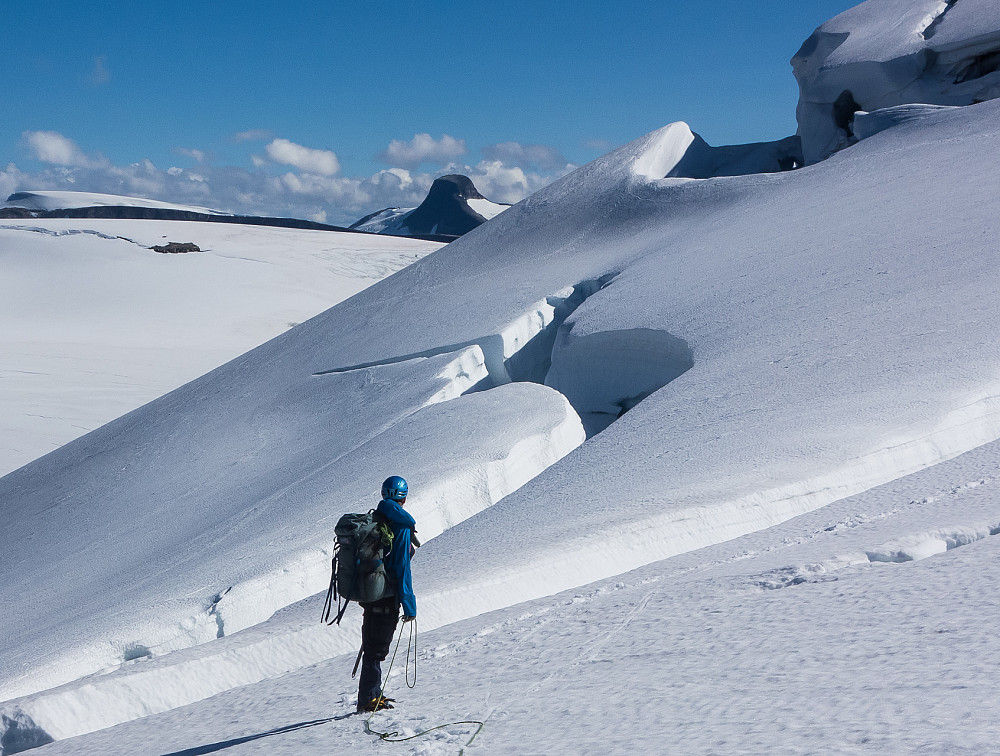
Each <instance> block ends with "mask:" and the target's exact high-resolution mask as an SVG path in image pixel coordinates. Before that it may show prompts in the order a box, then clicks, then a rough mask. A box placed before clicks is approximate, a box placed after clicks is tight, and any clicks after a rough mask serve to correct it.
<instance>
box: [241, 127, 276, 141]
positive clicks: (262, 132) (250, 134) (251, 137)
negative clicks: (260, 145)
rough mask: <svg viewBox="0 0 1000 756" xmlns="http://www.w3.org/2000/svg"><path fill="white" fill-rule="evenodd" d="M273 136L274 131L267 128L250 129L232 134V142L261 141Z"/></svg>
mask: <svg viewBox="0 0 1000 756" xmlns="http://www.w3.org/2000/svg"><path fill="white" fill-rule="evenodd" d="M273 136H274V132H271V131H268V130H267V129H250V130H249V131H240V132H238V133H236V134H233V141H234V142H263V141H265V140H267V139H270V138H271V137H273Z"/></svg>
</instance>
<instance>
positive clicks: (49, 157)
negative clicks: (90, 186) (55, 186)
mask: <svg viewBox="0 0 1000 756" xmlns="http://www.w3.org/2000/svg"><path fill="white" fill-rule="evenodd" d="M21 136H22V137H24V140H25V142H27V144H28V148H29V149H30V150H31V153H32V155H34V156H35V157H36V158H38V159H39V160H41V161H42V162H43V163H51V164H53V165H66V166H75V167H81V168H85V167H96V166H99V165H103V164H105V163H106V161H104V160H102V159H99V158H90V157H88V156H87V155H85V154H84V153H83V150H81V149H80V148H79V147H78V146H77V144H76V142H74V141H73V140H72V139H67V138H66V137H64V136H63V135H62V134H60V133H59V132H57V131H25V132H24V133H23V134H22V135H21Z"/></svg>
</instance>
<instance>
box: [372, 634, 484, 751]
mask: <svg viewBox="0 0 1000 756" xmlns="http://www.w3.org/2000/svg"><path fill="white" fill-rule="evenodd" d="M406 625H409V626H410V639H409V641H407V644H406V667H405V669H404V670H403V677H404V680H405V681H406V687H407V688H411V689H412V688H415V687H416V685H417V620H416V619H415V618H414V619H412V620H410V621H409V622H404V623H403V625H402V627H400V628H399V635H398V636H397V637H396V647H395V648H394V649H393V650H392V658H391V659H390V660H389V668H388V669H387V670H386V672H385V679H384V680H383V681H382V689H381V690H380V691H379V694H378V700H380V701H382V700H385V686H386V685H387V684H388V682H389V673H390V672H392V664H393V662H395V661H396V652H397V651H398V650H399V644H400V641H402V640H403V627H405V626H406ZM411 648H412V649H413V683H412V684H411V683H410V649H411ZM376 713H377V712H375V711H373V712H372V713H371V715H370V716H369V717H368V719H366V720H365V732H367V733H368V734H369V735H376V736H378V739H379V740H383V741H385V742H386V743H403V742H405V741H407V740H414V739H415V738H420V737H423V736H424V735H426V734H428V733H430V732H434V731H435V730H443V729H444V728H445V727H453V726H454V725H464V724H467V725H478V727H477V728H476V731H475V732H474V733H472V737H471V738H469V742H467V743H466V744H465V747H464V748H463V749H462V750H463V751H464V750H465V748H468V747H469V746H470V745H472V741H473V740H475V739H476V736H477V735H478V734H479V733H480V732H482V731H483V728H484V727H485V726H486V723H485V722H480V721H479V720H478V719H463V720H461V721H459V722H448V723H447V724H442V725H437V726H436V727H429V728H428V729H426V730H423V731H421V732H418V733H417V734H416V735H408V736H406V737H400V734H399V732H398V731H395V732H380V731H379V730H375V729H373V728H372V726H371V721H372V718H373V717H374V716H375V714H376ZM460 753H461V752H460Z"/></svg>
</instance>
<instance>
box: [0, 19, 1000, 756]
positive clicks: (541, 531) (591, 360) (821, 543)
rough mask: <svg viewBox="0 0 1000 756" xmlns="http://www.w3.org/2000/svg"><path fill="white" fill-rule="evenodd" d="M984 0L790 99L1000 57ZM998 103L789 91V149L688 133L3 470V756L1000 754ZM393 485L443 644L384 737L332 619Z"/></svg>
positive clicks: (824, 57)
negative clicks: (327, 614) (356, 544)
mask: <svg viewBox="0 0 1000 756" xmlns="http://www.w3.org/2000/svg"><path fill="white" fill-rule="evenodd" d="M963 3H968V5H969V6H970V7H971V8H975V7H978V6H984V4H983V3H978V0H957V2H952V3H930V2H909V3H905V4H904V3H901V2H898V1H897V0H869V2H867V3H864V4H863V5H861V6H859V7H858V8H857V9H855V10H853V11H849V12H848V13H846V14H842V16H838V17H837V18H836V19H834V20H833V21H831V22H829V23H828V24H826V25H824V26H823V27H820V29H819V30H817V33H816V34H815V35H814V37H813V38H811V39H813V40H814V41H815V45H814V46H813V48H812V49H810V44H811V43H810V42H807V43H806V45H805V46H804V48H803V50H800V52H799V53H798V54H797V56H796V58H795V66H796V73H797V75H799V76H800V83H801V82H802V81H803V80H804V79H803V78H802V71H804V70H808V71H812V74H815V75H816V77H817V78H815V81H819V80H820V79H822V78H823V77H824V76H829V77H833V78H831V79H830V81H831V82H832V83H831V84H830V88H829V90H828V91H833V90H835V89H837V87H839V86H841V85H842V84H843V83H844V81H845V80H846V79H842V80H839V81H836V80H835V79H836V77H838V76H844V77H857V80H858V82H867V81H868V80H869V79H872V78H877V77H878V76H880V75H885V76H889V75H895V72H896V71H897V65H898V63H897V62H898V60H899V59H900V57H901V56H904V55H905V54H909V53H906V50H909V49H910V47H907V45H910V44H911V43H912V44H913V45H916V46H917V47H920V46H921V45H922V42H920V40H924V41H927V40H928V38H929V39H930V40H931V41H932V42H933V44H934V45H937V44H939V43H940V41H941V40H945V39H948V40H952V42H953V44H954V45H955V47H954V48H953V49H955V50H967V49H969V48H970V46H971V45H972V41H973V40H974V39H980V38H983V39H986V38H992V37H990V35H991V34H993V32H991V31H990V29H993V30H996V29H998V28H1000V23H996V24H993V23H992V22H990V23H987V21H988V20H989V19H993V18H994V17H993V16H990V15H988V14H986V15H983V14H980V15H976V14H973V15H972V16H968V15H961V14H960V11H961V10H962V8H963ZM924 6H927V7H926V8H924ZM914 8H916V9H917V10H919V11H920V12H916V11H914ZM901 11H905V12H901ZM984 19H986V20H984ZM994 20H996V19H994ZM931 29H934V30H935V31H934V33H933V34H929V30H931ZM824 30H825V31H824ZM946 34H947V35H949V36H945V35H946ZM824 35H826V36H824ZM830 35H835V36H836V35H839V36H836V39H834V42H839V48H838V49H841V48H842V49H843V54H844V55H847V53H848V52H851V51H853V52H851V55H852V56H853V57H852V58H851V60H853V61H861V62H863V63H864V65H861V63H858V65H847V64H846V63H845V64H844V65H843V66H839V67H838V66H835V65H834V64H833V63H834V62H835V61H833V59H831V58H830V56H831V55H832V51H831V49H830V45H831V44H833V42H830V39H832V38H833V37H830ZM845 35H846V36H845ZM855 38H856V39H855ZM852 39H853V40H854V43H856V44H855V45H854V46H853V47H852V46H850V44H849V43H852ZM845 40H846V41H845ZM887 40H901V41H900V42H899V49H893V47H892V45H890V44H889V42H888V41H887ZM852 44H853V43H852ZM949 49H952V48H949ZM976 49H977V50H978V49H979V48H976ZM901 51H902V52H901ZM941 54H942V55H943V54H944V53H943V52H942V53H941ZM965 54H966V53H965V52H962V55H965ZM976 55H977V56H981V55H987V53H985V52H982V51H980V52H978V53H976ZM813 56H818V57H813ZM987 58H988V55H987ZM984 60H986V58H984ZM824 61H825V62H824ZM831 61H833V62H831ZM981 65H982V66H986V65H987V64H985V63H983V64H981ZM813 69H815V70H813ZM812 74H810V76H812ZM990 75H991V74H984V76H983V77H980V78H986V77H988V76H990ZM810 81H813V79H810ZM967 81H969V80H965V81H961V82H956V83H954V84H953V86H954V87H957V88H961V87H963V86H964V84H965V83H967ZM810 86H812V85H811V84H810ZM824 86H825V85H824ZM852 86H853V87H855V88H856V89H857V91H859V92H860V91H862V85H861V84H860V83H858V84H853V85H852ZM845 88H846V87H845ZM808 91H814V92H818V91H819V90H816V89H814V90H808ZM808 91H807V88H806V86H805V85H804V86H803V98H804V99H808ZM852 91H854V90H853V89H852ZM920 91H923V90H920ZM962 91H964V90H962ZM984 91H985V90H977V92H979V94H977V95H976V97H975V98H974V99H980V97H981V95H982V93H983V92H984ZM987 94H988V93H987ZM823 96H825V95H821V94H817V95H816V96H815V98H814V99H813V100H809V102H812V103H813V104H815V103H819V102H822V101H823V100H822V98H823ZM956 97H957V95H956ZM990 97H992V95H990ZM986 100H987V101H985V102H977V103H972V102H970V103H965V102H961V101H950V102H943V101H920V100H918V99H911V100H908V101H903V102H900V101H894V100H890V101H880V100H878V98H875V99H873V100H872V101H871V102H869V101H866V100H865V98H864V97H862V98H861V99H857V100H856V102H855V104H856V105H860V106H862V107H854V106H853V105H850V106H848V105H845V104H844V103H841V110H836V109H835V108H834V103H833V102H832V101H831V102H828V103H827V104H828V105H829V106H830V107H829V108H827V109H826V111H825V113H826V116H827V117H828V119H830V118H832V117H833V116H832V115H831V114H834V115H837V118H841V115H838V114H840V113H841V112H842V111H843V110H844V108H847V109H848V110H850V113H849V114H848V115H849V118H847V119H846V121H845V123H846V124H847V125H848V126H850V129H849V130H848V129H845V130H843V134H834V133H833V132H829V130H828V128H827V124H826V123H825V122H823V123H820V122H818V121H817V122H816V123H814V124H813V125H810V123H811V121H810V120H809V118H810V117H811V116H808V117H803V116H802V113H803V112H804V111H803V108H806V110H809V109H813V110H814V111H815V113H821V112H823V108H819V107H818V105H817V107H816V108H812V105H809V106H808V107H806V106H804V105H803V104H802V101H800V133H799V135H798V136H799V137H800V139H801V145H802V148H803V153H802V155H803V156H804V158H805V159H804V162H805V163H806V165H805V167H799V168H798V169H797V170H789V169H790V168H793V167H796V166H797V165H801V162H800V160H799V157H800V156H799V155H798V154H797V144H796V141H795V140H782V141H781V142H776V143H773V144H771V145H764V144H756V145H739V146H733V147H716V148H712V147H709V146H708V145H707V144H705V143H704V142H703V140H701V139H700V138H699V137H697V135H696V134H694V132H692V131H691V129H690V128H689V127H688V126H687V125H686V124H683V123H674V124H670V125H668V126H665V127H663V128H662V129H659V130H657V131H655V132H653V133H651V134H649V135H647V136H645V137H642V138H640V139H637V140H635V141H634V142H632V143H631V144H628V145H625V146H624V147H621V148H619V149H618V150H615V151H614V152H612V153H610V154H608V155H606V156H604V157H602V158H600V159H598V160H596V161H594V162H593V163H590V164H589V165H586V166H584V167H582V168H580V169H578V170H576V171H574V172H573V173H571V174H569V175H567V176H565V177H564V178H562V179H560V180H559V181H557V182H555V183H554V184H551V185H550V186H548V187H546V188H544V189H542V190H541V191H539V192H537V193H536V194H534V195H532V196H531V197H529V198H527V199H526V200H524V201H522V202H521V203H519V204H517V205H515V206H513V207H511V208H510V209H508V210H506V211H504V212H503V213H501V214H499V215H498V216H496V217H494V218H493V219H491V220H489V221H488V222H486V223H483V224H482V225H480V226H479V227H478V228H475V229H474V230H472V231H470V232H469V233H467V234H466V235H464V236H463V237H462V238H461V239H459V240H457V241H455V242H453V243H452V244H449V245H447V246H445V247H442V248H440V249H438V250H437V251H435V252H433V253H432V254H429V255H427V256H425V257H422V258H421V259H419V260H417V261H415V262H414V263H413V264H411V265H409V266H407V267H405V268H403V269H401V270H399V271H398V272H396V273H394V274H393V275H391V276H389V277H387V278H385V279H383V280H381V281H379V282H378V283H375V284H374V285H372V286H370V287H368V288H365V289H364V290H362V291H359V292H358V293H357V294H355V295H354V296H352V297H350V298H349V299H346V300H345V301H342V302H341V303H340V304H338V305H336V306H334V307H332V308H331V309H328V310H326V311H325V312H322V313H321V314H319V315H317V316H316V317H313V318H311V319H310V320H308V321H306V322H304V323H302V324H300V325H298V326H296V327H294V328H291V329H289V330H287V331H285V332H284V333H282V334H281V335H279V336H277V337H276V338H274V339H272V340H271V341H268V342H267V343H264V344H262V345H261V346H259V347H257V348H255V349H253V350H251V351H249V352H247V353H245V354H242V355H241V356H239V357H237V358H236V359H234V360H233V361H231V362H229V363H227V364H225V365H223V366H221V367H219V368H217V369H215V370H213V371H212V372H210V373H208V374H206V375H204V376H202V377H200V378H197V379H196V380H193V381H191V382H190V383H187V384H185V385H184V386H181V387H180V388H178V389H176V390H174V391H172V392H171V393H169V394H167V395H165V396H163V397H161V398H159V399H157V400H155V401H152V402H150V403H149V404H146V405H144V406H142V407H140V408H138V409H136V410H135V411H133V412H131V413H129V414H127V415H125V416H124V417H121V418H119V419H117V420H114V421H112V422H110V423H107V424H106V425H103V426H101V427H100V428H97V429H96V430H94V431H92V432H90V433H88V434H87V435H85V436H83V437H81V438H79V439H77V440H75V441H73V442H71V443H69V444H66V445H65V446H63V447H61V448H60V449H57V450H56V451H54V452H52V453H50V454H48V455H46V456H44V457H42V458H41V459H38V460H36V461H34V462H32V463H31V464H28V465H26V466H24V467H22V468H20V469H18V470H16V471H14V472H12V473H10V474H9V475H7V476H5V477H3V478H0V502H2V506H3V513H4V525H5V527H4V528H3V530H2V532H0V574H2V575H3V577H4V579H3V582H2V584H0V599H2V601H3V605H4V607H5V611H4V612H3V613H2V614H0V638H3V639H4V640H3V654H2V655H0V699H3V702H2V703H0V728H2V735H0V745H2V748H3V753H4V754H8V753H16V752H19V751H22V750H26V749H29V748H34V747H40V748H42V750H41V751H40V753H74V754H80V753H94V754H103V753H117V752H127V753H149V754H164V753H170V754H172V756H182V755H186V756H193V755H194V754H205V753H214V752H218V751H222V752H225V753H227V754H229V753H231V754H237V753H260V752H267V753H279V754H301V753H325V754H326V753H344V754H354V753H368V752H376V751H378V750H380V749H384V748H393V749H397V750H398V751H399V752H408V753H422V754H437V753H441V754H444V753H456V752H465V753H468V754H472V753H476V752H481V753H490V754H493V753H504V754H506V753H510V754H542V753H607V752H612V753H670V754H673V753H697V754H723V753H726V754H729V753H732V754H737V753H755V754H756V753H795V754H798V753H845V754H848V753H849V754H855V753H858V754H860V753H872V754H874V753H879V754H882V753H894V754H896V753H950V754H983V753H995V752H997V750H998V746H997V743H998V742H1000V726H998V725H997V721H998V715H1000V700H998V699H997V697H996V696H995V695H994V689H995V683H996V679H997V676H998V673H1000V668H998V664H1000V662H998V661H997V660H998V659H1000V653H998V652H1000V640H998V638H1000V634H998V633H997V632H996V622H997V620H996V617H997V610H998V608H1000V607H998V598H997V592H996V590H995V586H994V583H995V576H996V575H997V572H994V570H997V568H998V567H1000V539H998V538H996V536H997V535H1000V494H998V485H1000V474H998V470H1000V342H998V340H997V334H998V333H1000V309H998V308H997V307H996V292H997V290H998V288H1000V257H998V256H997V243H996V240H997V239H998V238H1000V233H998V232H1000V213H998V212H997V197H998V196H1000V172H998V171H997V170H996V155H997V148H998V145H1000V101H998V100H995V99H989V98H986ZM852 108H853V109H852ZM844 112H846V111H844ZM815 113H814V114H815ZM838 128H840V127H839V126H838ZM828 132H829V133H828ZM841 137H842V138H841ZM838 140H839V141H838ZM809 145H813V146H811V147H810V146H809ZM816 145H818V147H817V146H816ZM775 164H776V165H777V166H778V167H777V168H774V167H773V166H774V165H775ZM768 166H771V167H770V168H768ZM389 474H400V475H403V476H405V477H406V478H407V479H408V481H409V483H410V492H411V495H410V498H409V500H408V501H407V509H408V510H409V511H410V512H411V513H412V514H413V515H414V517H415V518H416V520H417V524H418V530H419V534H420V536H421V538H422V540H424V541H425V545H424V546H423V547H422V548H421V549H419V551H418V552H417V554H416V556H415V557H414V561H413V573H414V587H415V591H416V595H417V606H418V623H419V630H420V632H419V634H418V636H417V639H416V643H417V648H416V654H415V658H410V654H409V653H406V652H404V650H403V649H400V652H399V654H398V655H397V656H396V658H395V661H394V662H393V666H392V673H391V674H390V675H389V677H388V688H389V692H388V694H389V695H391V696H392V697H394V698H396V699H397V707H396V709H394V710H392V711H390V712H387V713H384V714H378V715H376V716H375V718H374V719H373V720H372V721H371V727H373V728H375V729H377V730H379V731H387V732H390V733H397V736H398V737H400V738H405V737H409V736H415V735H418V734H420V733H422V732H423V731H425V730H428V729H429V728H437V729H432V730H431V731H430V732H428V733H427V734H424V735H421V736H420V737H418V738H416V739H414V740H408V741H406V742H404V743H402V744H400V745H394V746H389V745H383V744H382V743H381V742H380V741H379V740H378V739H377V738H376V737H375V736H373V735H371V734H370V733H369V732H367V726H366V725H365V724H364V722H363V720H361V719H360V718H359V717H355V716H349V714H350V713H351V712H353V711H354V692H355V690H356V688H355V682H354V681H352V679H351V675H350V670H351V667H352V665H353V663H354V658H355V653H356V649H357V645H358V639H359V632H358V631H359V627H358V626H359V624H360V613H359V612H357V611H354V610H352V611H349V612H348V613H347V616H346V618H345V620H344V623H343V624H342V625H341V626H340V627H328V626H326V625H322V624H320V622H319V616H320V612H321V607H322V605H323V598H324V593H325V589H326V584H327V581H328V578H329V558H330V554H331V549H332V545H333V525H334V523H335V522H336V521H337V519H338V517H339V516H340V515H341V514H342V513H344V512H350V511H363V510H367V509H368V508H369V507H371V506H373V505H374V504H375V502H376V499H377V491H378V486H379V483H380V482H381V480H382V479H383V478H384V477H385V476H387V475H389ZM402 637H403V641H402V643H403V645H406V640H407V639H406V635H405V632H404V635H403V636H402ZM387 664H388V662H387ZM418 668H419V677H418V678H417V685H416V688H415V689H414V690H409V689H408V688H407V685H408V683H409V682H413V677H414V676H415V675H416V673H417V669H418ZM408 675H409V677H407V676H408ZM439 725H444V726H443V727H440V728H438V726H439Z"/></svg>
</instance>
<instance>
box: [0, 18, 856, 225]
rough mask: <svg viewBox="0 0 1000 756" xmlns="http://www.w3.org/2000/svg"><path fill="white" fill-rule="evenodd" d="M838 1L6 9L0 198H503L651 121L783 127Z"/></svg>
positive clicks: (331, 205) (386, 201)
mask: <svg viewBox="0 0 1000 756" xmlns="http://www.w3.org/2000/svg"><path fill="white" fill-rule="evenodd" d="M854 4H855V3H853V2H850V0H810V1H809V2H801V0H774V1H773V2H770V3H767V4H759V5H756V4H754V8H753V12H750V11H748V5H750V4H748V3H746V2H737V1H736V0H718V1H717V2H711V3H708V2H705V3H681V2H670V1H661V2H631V1H628V0H625V1H620V2H614V3H609V2H586V1H584V2H576V3H570V2H544V0H536V1H535V2H522V1H521V0H507V2H504V3H489V4H487V3H476V2H468V1H466V2H464V3H459V2H444V1H436V2H405V3H404V2H379V1H378V0H369V1H368V2H329V1H327V2H323V3H318V2H316V3H312V2H310V3H305V2H302V3H286V4H280V5H279V4H275V3H264V2H256V1H253V0H245V1H244V2H240V3H236V2H228V1H222V2H211V3H204V2H200V3H194V2H187V1H186V0H173V1H172V2H169V3H168V2H161V1H160V0H147V2H143V3H132V2H101V1H100V0H97V1H96V2H88V3H79V2H70V1H68V0H57V1H55V2H48V3H25V4H15V5H13V6H10V7H9V8H8V9H7V13H6V14H5V19H4V24H3V29H2V30H0V64H2V66H3V70H4V71H5V72H6V73H7V76H6V77H5V83H4V86H3V88H2V93H0V97H2V98H3V100H5V101H6V102H5V103H4V108H3V117H2V118H0V193H2V192H10V191H14V190H24V189H33V188H34V189H41V188H50V189H54V188H75V189H80V190H85V191H103V192H115V193H128V194H137V195H142V196H150V197H154V198H156V199H166V200H173V201H182V202H190V203H195V204H207V205H211V206H213V207H219V208H221V209H227V210H234V211H242V212H254V213H269V214H270V213H273V214H285V215H297V216H301V217H315V218H319V219H326V220H328V221H329V222H346V221H350V220H353V219H356V218H357V217H359V216H360V215H363V214H365V213H368V212H371V211H373V210H377V209H380V208H381V207H385V206H388V205H406V204H416V202H419V200H420V198H421V197H422V195H423V193H424V192H426V189H427V186H428V185H429V183H430V181H431V180H433V178H434V176H436V175H440V174H441V173H443V172H449V171H460V172H466V173H469V174H470V175H472V177H473V180H474V181H475V182H476V183H477V185H478V186H480V189H481V190H482V191H483V192H484V194H486V195H487V196H489V197H491V198H492V199H497V200H501V201H513V200H515V199H519V198H520V197H521V196H524V195H525V194H526V193H529V192H530V191H533V190H534V189H537V188H538V187H539V186H541V185H544V183H547V182H548V181H551V180H552V179H553V178H555V177H557V176H558V175H561V174H562V173H565V172H566V171H567V170H569V169H571V168H572V166H574V165H581V164H583V163H585V162H587V161H589V160H592V159H593V158H595V157H597V156H599V155H600V154H602V153H603V152H606V151H607V150H608V149H610V148H612V147H615V146H618V145H620V144H623V143H624V142H627V141H629V140H631V139H634V138H636V137H639V136H641V135H642V134H644V133H646V132H648V131H651V130H653V129H655V128H658V127H660V126H662V125H664V124H666V123H669V122H671V121H676V120H684V121H687V122H688V123H689V124H690V125H691V127H692V128H693V129H694V130H695V131H697V132H698V133H700V134H701V135H702V136H703V137H705V139H707V140H708V141H709V142H710V143H711V144H731V143H739V142H748V141H764V140H770V139H778V138H781V137H784V136H787V135H789V134H792V133H794V131H795V128H796V124H795V102H796V97H797V88H796V85H795V80H794V78H793V77H792V74H791V68H790V66H789V64H788V60H789V58H790V57H791V56H792V54H793V53H794V52H795V51H796V50H797V49H798V46H799V45H800V44H801V42H802V41H803V40H804V39H805V38H806V37H807V36H808V35H809V34H810V33H811V32H812V30H813V29H814V28H815V27H816V26H818V25H819V24H820V23H822V22H823V21H825V20H826V19H828V18H830V17H832V16H834V15H836V14H837V13H840V12H841V11H843V10H846V9H847V8H849V7H851V6H852V5H854ZM420 135H426V136H420ZM4 166H5V167H4ZM4 196H6V195H4Z"/></svg>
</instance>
